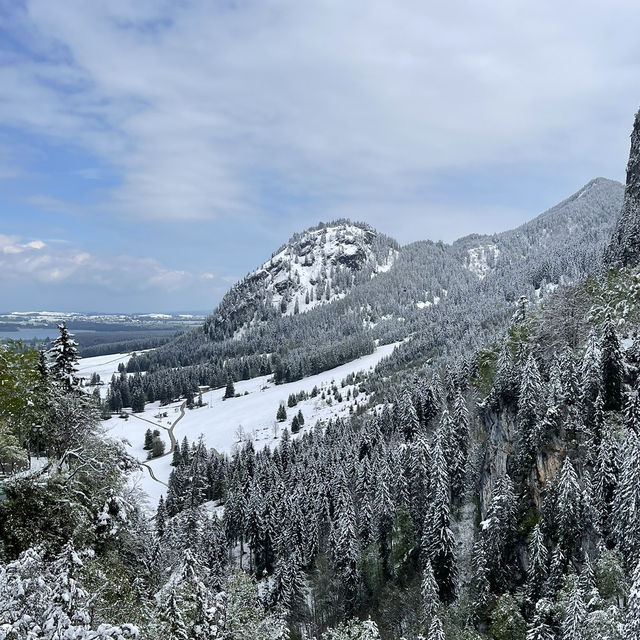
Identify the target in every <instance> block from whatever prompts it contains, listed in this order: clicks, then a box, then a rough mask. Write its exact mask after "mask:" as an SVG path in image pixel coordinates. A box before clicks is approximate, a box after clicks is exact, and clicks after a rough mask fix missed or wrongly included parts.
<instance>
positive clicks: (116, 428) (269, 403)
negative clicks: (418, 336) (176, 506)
mask: <svg viewBox="0 0 640 640" xmlns="http://www.w3.org/2000/svg"><path fill="white" fill-rule="evenodd" d="M395 346H396V345H395V344H390V345H384V346H381V347H378V348H377V349H376V350H375V352H374V353H372V354H371V355H368V356H364V357H362V358H358V359H356V360H353V361H352V362H349V363H347V364H344V365H342V366H340V367H336V368H335V369H331V370H329V371H325V372H323V373H320V374H318V375H315V376H310V377H308V378H304V379H303V380H298V381H297V382H291V383H288V384H282V385H275V384H273V383H271V382H269V381H268V379H269V377H268V376H262V377H260V378H253V379H252V380H245V381H241V382H237V383H236V384H235V390H236V393H237V394H241V395H240V397H236V398H231V399H229V400H223V399H222V397H223V395H224V389H215V390H212V391H207V392H205V393H203V395H202V400H203V402H204V403H205V406H203V407H199V408H198V407H196V408H195V409H191V410H188V409H187V410H186V412H185V415H184V417H183V418H182V419H181V420H180V421H179V422H178V423H177V424H176V426H175V428H174V436H175V438H176V440H177V441H178V442H181V441H182V439H183V438H184V437H185V436H186V437H187V438H188V440H189V442H192V441H194V440H197V439H198V438H199V437H200V435H203V436H204V439H205V442H206V444H207V446H208V447H213V448H215V449H216V450H217V451H219V452H226V453H231V452H232V451H233V449H234V447H236V446H237V445H238V444H239V443H240V442H241V441H243V440H245V439H247V438H251V439H252V440H253V442H254V445H255V447H256V448H257V449H258V448H262V447H264V446H266V445H271V446H273V445H274V444H277V442H278V440H279V438H280V435H281V433H282V429H283V428H284V426H290V425H291V420H292V419H293V416H294V415H296V414H297V413H298V411H299V410H301V411H302V414H303V416H304V418H305V425H304V427H303V428H302V429H301V431H300V433H304V431H305V430H307V429H310V428H313V426H314V425H315V424H316V422H317V421H318V420H328V419H329V418H333V417H337V416H347V415H348V414H349V406H350V405H351V404H353V400H351V401H347V399H346V398H347V395H348V394H349V392H351V394H353V389H354V387H353V385H350V386H345V387H341V382H342V381H343V380H344V379H345V378H346V377H347V376H348V375H349V374H351V373H357V372H359V371H363V372H368V371H370V370H372V369H373V368H374V367H375V366H376V365H377V364H378V362H380V360H382V358H384V357H386V356H388V355H389V354H390V353H391V352H392V351H393V349H394V348H395ZM123 357H126V356H123ZM105 359H106V357H105ZM112 359H113V360H114V361H113V362H104V363H103V366H104V371H105V372H107V369H108V367H110V366H113V365H114V364H115V369H114V370H117V366H118V361H120V360H117V359H115V356H113V357H112ZM91 360H96V359H94V358H91ZM122 361H124V360H122ZM84 364H85V361H84V360H83V361H81V366H82V367H83V368H84ZM110 375H111V374H110V373H109V374H108V375H105V377H104V379H105V380H108V379H109V377H110ZM101 376H102V374H101ZM334 384H335V386H337V388H338V391H339V393H340V394H341V395H342V397H343V401H342V402H338V401H337V400H336V399H335V398H333V396H332V394H331V393H330V392H329V389H330V388H331V387H332V386H333V385H334ZM314 387H318V389H319V391H320V393H319V394H318V395H317V396H316V397H315V398H308V399H307V400H303V401H301V402H299V403H298V404H297V405H296V406H295V407H293V408H288V407H287V421H286V422H283V423H279V422H277V421H276V412H277V410H278V407H279V405H280V404H284V405H285V406H286V404H287V399H288V398H289V395H291V394H297V393H299V392H301V391H306V392H307V393H311V391H312V389H313V388H314ZM323 391H325V395H326V397H325V399H323V398H322V397H321V396H322V392H323ZM245 392H246V395H245ZM327 398H331V404H329V403H328V402H327ZM357 400H358V401H359V402H362V401H363V400H364V395H362V394H361V395H360V396H359V397H358V398H357ZM181 404H182V401H180V402H175V403H173V404H170V405H167V406H165V407H162V408H160V406H159V403H157V402H156V403H152V404H148V405H147V406H146V407H145V411H144V412H143V413H140V414H135V415H130V416H129V417H128V419H126V420H125V419H122V418H118V417H114V418H111V419H110V420H108V421H106V422H105V423H104V426H105V429H106V430H107V431H108V433H109V434H110V435H112V436H113V437H116V438H118V439H126V440H128V442H129V443H130V444H129V445H128V448H129V451H130V453H131V454H132V455H134V456H135V457H136V458H137V459H138V460H140V461H141V462H142V461H145V460H146V451H144V450H143V448H142V446H143V442H144V434H145V432H146V430H147V429H152V430H153V429H154V428H157V429H158V430H159V431H160V433H161V437H162V438H163V440H164V441H165V445H166V450H167V451H169V448H170V442H169V435H168V431H167V429H168V428H170V426H171V424H173V423H174V422H175V420H176V419H177V418H178V417H179V416H180V405H181ZM165 413H166V416H164V414H165ZM294 437H295V436H294ZM147 464H148V465H149V467H151V469H152V470H153V472H154V474H155V476H156V477H157V478H158V480H160V481H161V482H164V483H166V482H167V480H168V478H169V473H170V472H171V469H172V467H171V455H165V456H164V457H162V458H157V459H155V460H151V461H148V462H147ZM136 481H137V482H138V483H139V485H140V487H141V488H142V489H143V490H144V491H145V493H147V495H148V496H149V498H150V505H151V506H155V504H156V503H157V501H158V499H159V497H160V495H161V494H163V493H165V492H166V487H165V486H164V485H163V484H161V483H159V482H156V481H155V480H153V479H152V478H151V476H150V474H149V473H148V471H147V470H146V469H142V470H141V472H140V473H139V474H138V477H137V478H136Z"/></svg>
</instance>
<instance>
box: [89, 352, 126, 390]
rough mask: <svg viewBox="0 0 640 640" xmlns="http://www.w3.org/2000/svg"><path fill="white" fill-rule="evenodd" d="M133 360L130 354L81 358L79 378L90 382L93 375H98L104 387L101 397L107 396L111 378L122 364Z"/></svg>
mask: <svg viewBox="0 0 640 640" xmlns="http://www.w3.org/2000/svg"><path fill="white" fill-rule="evenodd" d="M129 358H131V354H130V353H112V354H111V355H108V356H95V357H93V358H81V359H80V360H79V361H78V377H80V378H85V382H89V378H91V374H92V373H97V374H98V375H99V376H100V380H101V381H102V382H104V385H103V386H102V387H101V388H100V395H102V396H103V397H104V395H105V394H106V386H107V383H108V382H109V380H111V376H112V375H113V374H114V373H117V372H118V365H119V364H120V363H122V364H125V365H126V364H127V362H129Z"/></svg>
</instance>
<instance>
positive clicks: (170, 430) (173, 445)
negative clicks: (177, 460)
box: [129, 400, 187, 487]
mask: <svg viewBox="0 0 640 640" xmlns="http://www.w3.org/2000/svg"><path fill="white" fill-rule="evenodd" d="M186 406H187V401H186V400H185V401H184V402H183V403H182V404H181V405H180V415H179V416H178V417H177V418H176V419H175V420H174V421H173V422H172V423H171V426H170V427H163V426H162V425H161V424H156V423H155V422H152V421H151V420H147V419H146V418H143V417H141V416H137V415H135V414H134V413H129V415H130V416H131V417H132V418H138V420H144V422H148V423H149V424H153V425H155V426H156V427H160V428H161V429H164V430H165V431H166V432H167V433H168V434H169V441H170V442H171V446H170V447H169V451H167V452H166V453H164V454H162V455H161V456H158V457H157V458H154V460H159V459H160V458H164V457H166V456H170V455H172V454H173V452H174V451H175V449H176V446H177V445H178V441H177V440H176V437H175V435H174V434H173V430H174V428H175V426H176V425H177V424H178V422H180V420H182V418H184V410H185V407H186ZM140 465H141V466H143V467H144V468H145V469H146V470H147V471H148V472H149V475H150V476H151V479H152V480H155V481H156V482H159V483H160V484H163V485H164V486H165V487H168V486H169V485H168V484H167V483H166V482H163V481H162V480H158V478H156V475H155V473H153V469H152V468H151V467H150V466H149V465H148V464H147V463H146V462H141V463H140Z"/></svg>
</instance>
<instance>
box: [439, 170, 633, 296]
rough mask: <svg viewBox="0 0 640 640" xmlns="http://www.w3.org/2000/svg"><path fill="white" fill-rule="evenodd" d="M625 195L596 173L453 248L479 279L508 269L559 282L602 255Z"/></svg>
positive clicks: (535, 278)
mask: <svg viewBox="0 0 640 640" xmlns="http://www.w3.org/2000/svg"><path fill="white" fill-rule="evenodd" d="M623 197H624V187H623V185H622V184H620V183H619V182H616V181H615V180H607V179H605V178H595V179H594V180H591V181H590V182H588V183H587V184H586V185H585V186H584V187H582V188H581V189H580V190H578V191H577V192H576V193H574V194H573V195H572V196H570V197H569V198H567V199H566V200H563V201H562V202H560V203H559V204H557V205H556V206H554V207H552V208H551V209H549V210H548V211H545V212H544V213H542V214H540V215H539V216H537V217H536V218H534V219H533V220H530V221H529V222H526V223H525V224H523V225H520V226H519V227H517V228H515V229H511V230H509V231H504V232H502V233H497V234H494V235H478V234H474V235H470V236H466V237H464V238H460V239H459V240H457V241H456V242H454V243H453V245H452V247H451V249H452V251H453V252H454V253H455V254H456V255H457V256H458V259H459V260H460V262H461V263H462V264H463V266H464V267H465V268H466V269H468V270H469V271H470V272H471V273H473V274H475V275H476V276H477V277H478V278H479V279H481V280H482V279H484V278H486V277H487V276H488V275H489V274H490V273H492V272H495V271H498V272H503V273H505V272H508V271H512V270H515V271H516V272H517V273H518V274H521V275H523V276H525V277H526V278H527V279H530V280H532V281H534V284H536V285H537V284H539V283H540V281H541V280H543V279H544V280H547V281H548V282H549V281H552V282H555V283H558V282H559V279H560V278H567V277H569V278H571V277H572V276H578V277H579V276H580V275H582V274H583V273H584V271H585V268H586V265H587V263H592V262H593V261H594V260H595V261H598V262H599V261H600V260H601V256H602V253H603V250H604V247H605V244H606V242H608V239H609V237H610V235H611V231H612V229H613V225H614V224H615V220H616V218H617V216H618V214H619V212H620V208H621V207H622V202H623ZM572 271H573V273H572Z"/></svg>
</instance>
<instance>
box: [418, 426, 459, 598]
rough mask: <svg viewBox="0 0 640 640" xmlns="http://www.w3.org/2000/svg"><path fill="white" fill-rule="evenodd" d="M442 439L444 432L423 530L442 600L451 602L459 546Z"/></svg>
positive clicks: (426, 554) (436, 452) (437, 446)
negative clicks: (452, 520) (454, 535)
mask: <svg viewBox="0 0 640 640" xmlns="http://www.w3.org/2000/svg"><path fill="white" fill-rule="evenodd" d="M442 439H443V438H442V434H440V435H437V437H436V444H435V447H434V452H433V471H432V475H433V480H432V483H433V485H432V489H431V494H430V499H429V506H428V509H427V513H426V516H425V521H424V527H423V533H422V553H423V557H424V559H425V562H426V560H430V561H431V565H432V567H433V573H434V575H435V578H436V581H437V582H438V588H439V593H440V599H441V600H442V601H443V602H451V601H452V600H453V599H454V598H455V593H456V577H457V566H456V557H455V546H456V545H455V539H454V537H453V532H452V531H451V492H450V488H449V474H448V471H447V464H446V459H445V456H444V452H443V450H442Z"/></svg>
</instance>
